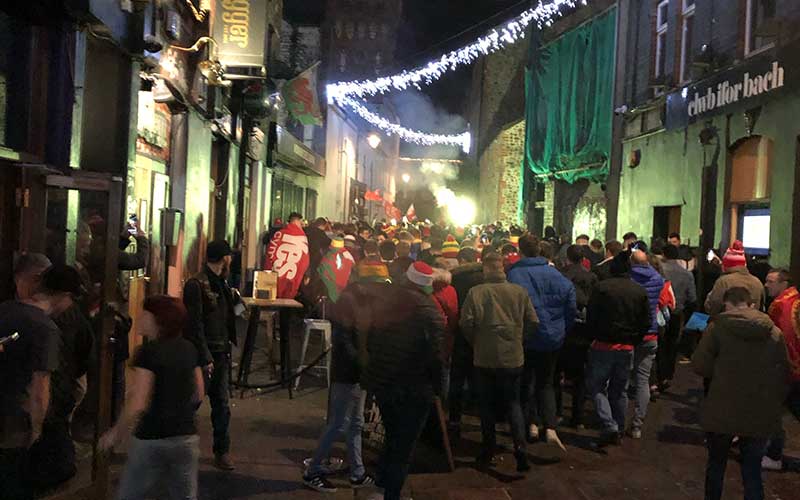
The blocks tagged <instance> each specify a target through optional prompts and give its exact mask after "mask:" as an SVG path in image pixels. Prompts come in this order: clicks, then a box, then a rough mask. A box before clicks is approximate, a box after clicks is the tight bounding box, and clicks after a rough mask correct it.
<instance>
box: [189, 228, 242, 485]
mask: <svg viewBox="0 0 800 500" xmlns="http://www.w3.org/2000/svg"><path fill="white" fill-rule="evenodd" d="M231 254H232V251H231V247H230V245H228V242H227V241H224V240H217V241H212V242H211V243H209V244H208V249H207V252H206V259H207V264H206V265H205V267H204V268H203V270H202V271H200V272H199V273H197V274H196V275H194V276H193V277H192V278H191V279H189V280H188V281H187V282H186V285H184V288H183V303H184V304H185V305H186V310H187V312H188V314H189V322H188V331H187V338H188V339H189V340H191V341H192V342H193V343H194V345H195V347H196V348H197V350H198V353H199V356H200V361H199V362H200V366H202V367H203V372H204V375H205V377H206V381H205V385H206V389H207V390H206V393H207V394H208V398H209V400H210V402H211V424H212V426H213V427H214V457H215V460H214V466H215V467H217V468H218V469H221V470H227V471H230V470H233V469H234V465H233V461H232V460H231V457H230V446H231V439H230V433H229V427H230V420H231V410H230V403H229V400H228V397H229V396H228V389H229V388H228V385H229V383H230V380H229V378H230V375H229V363H230V344H231V342H234V343H235V342H236V325H235V314H234V310H233V306H234V297H233V293H232V292H231V289H230V287H229V286H228V283H227V282H226V281H225V278H226V276H227V275H228V272H229V270H230V264H231V259H232V257H231Z"/></svg>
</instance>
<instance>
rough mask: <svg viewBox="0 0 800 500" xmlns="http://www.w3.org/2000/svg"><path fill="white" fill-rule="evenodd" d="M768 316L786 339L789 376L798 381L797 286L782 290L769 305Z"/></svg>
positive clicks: (799, 323)
mask: <svg viewBox="0 0 800 500" xmlns="http://www.w3.org/2000/svg"><path fill="white" fill-rule="evenodd" d="M769 317H770V318H772V321H773V322H774V323H775V326H777V327H778V328H779V329H780V331H781V332H783V338H784V340H785V341H786V350H787V351H789V376H790V378H791V381H792V382H800V293H798V291H797V287H794V286H793V287H791V288H787V289H786V290H784V292H783V293H782V294H780V295H779V296H778V298H776V299H775V300H774V301H773V302H772V305H770V306H769Z"/></svg>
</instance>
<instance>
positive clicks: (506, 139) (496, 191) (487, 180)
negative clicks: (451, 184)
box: [478, 120, 525, 224]
mask: <svg viewBox="0 0 800 500" xmlns="http://www.w3.org/2000/svg"><path fill="white" fill-rule="evenodd" d="M524 152H525V121H524V120H521V121H519V122H517V123H516V124H514V125H512V126H510V127H508V128H506V129H504V130H502V131H501V132H500V133H499V134H498V135H497V137H496V138H495V139H494V141H492V142H491V143H490V144H489V145H488V147H487V148H486V149H485V151H484V153H483V154H482V155H481V158H480V162H479V165H480V191H479V193H478V205H479V207H480V209H481V214H480V216H481V220H484V221H494V220H501V221H503V222H505V223H507V224H508V223H517V224H521V223H523V222H524V221H523V220H522V211H521V206H520V193H521V192H522V160H523V155H524Z"/></svg>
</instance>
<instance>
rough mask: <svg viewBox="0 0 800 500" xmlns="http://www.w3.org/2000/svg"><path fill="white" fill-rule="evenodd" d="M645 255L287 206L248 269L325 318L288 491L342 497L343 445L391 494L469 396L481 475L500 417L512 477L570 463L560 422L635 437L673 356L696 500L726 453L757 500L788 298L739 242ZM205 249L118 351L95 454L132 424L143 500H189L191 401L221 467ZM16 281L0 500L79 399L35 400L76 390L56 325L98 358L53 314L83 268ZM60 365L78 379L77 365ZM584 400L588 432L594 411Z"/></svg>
mask: <svg viewBox="0 0 800 500" xmlns="http://www.w3.org/2000/svg"><path fill="white" fill-rule="evenodd" d="M651 243H652V245H650V246H648V245H647V244H646V243H645V242H644V241H641V240H640V239H639V238H638V237H637V235H635V234H633V233H628V234H626V235H624V237H623V241H621V242H618V241H609V242H606V243H605V244H603V243H602V242H601V241H599V240H596V239H595V240H592V239H590V238H589V237H588V236H586V235H580V236H578V238H576V239H575V242H574V243H572V242H571V241H570V238H569V237H561V238H557V237H556V233H555V231H553V230H552V228H548V230H547V231H546V232H545V237H544V238H539V237H537V236H536V235H533V234H530V233H528V232H525V231H523V230H521V229H520V228H519V227H516V226H510V227H508V228H505V227H503V225H502V224H500V223H495V224H489V225H486V226H473V227H469V228H457V227H451V226H448V225H446V224H444V223H437V224H430V223H418V224H415V223H407V222H406V223H402V224H389V223H375V224H374V225H372V226H369V225H367V224H365V223H351V224H338V223H331V222H330V221H328V220H326V219H323V218H320V219H316V220H314V221H312V222H311V223H309V224H306V223H305V222H304V221H303V217H302V216H301V215H300V214H292V215H291V216H290V217H289V219H288V221H287V222H286V224H283V223H282V222H281V221H276V224H275V226H274V228H273V229H272V230H270V231H269V233H267V234H265V236H264V239H263V248H264V250H263V254H264V262H263V267H264V268H265V269H269V270H272V271H274V272H276V273H277V274H278V280H279V282H278V290H279V296H282V297H285V298H297V299H298V300H300V301H301V302H302V303H303V304H304V306H305V310H306V314H307V315H308V316H309V317H321V316H319V315H320V314H323V315H325V316H326V317H327V319H329V320H330V321H331V324H332V326H333V339H332V340H333V347H332V352H331V374H330V376H331V383H332V387H331V391H330V402H329V405H328V408H329V414H328V420H327V424H326V427H325V429H324V430H323V432H322V436H321V438H320V440H319V443H318V446H317V449H316V450H315V452H314V454H313V456H312V458H311V460H310V463H309V464H308V465H307V467H306V468H305V470H304V473H303V477H302V479H303V483H304V484H305V485H306V486H307V487H309V488H311V489H314V490H317V491H321V492H334V491H336V487H335V486H334V484H333V483H332V482H331V481H330V480H329V477H328V476H329V473H330V472H331V471H330V468H329V463H330V461H329V458H330V452H331V448H332V445H333V443H334V442H335V441H337V440H338V439H342V438H344V440H345V441H346V443H347V458H348V462H349V464H348V465H349V476H350V477H349V482H350V485H351V486H352V487H353V488H365V487H369V488H374V489H376V493H374V494H373V497H374V498H376V499H378V498H380V499H386V500H399V499H400V498H401V492H402V490H403V485H404V483H405V480H406V476H407V474H408V469H409V464H410V462H411V459H412V454H413V451H414V448H415V445H416V442H417V440H418V439H419V437H420V435H421V433H422V431H423V428H424V427H425V425H426V422H427V421H428V416H429V414H430V413H431V411H432V409H433V408H435V404H434V403H436V402H437V401H440V402H442V403H443V404H444V408H446V410H447V421H448V428H447V430H446V431H447V432H448V434H449V435H450V438H451V439H452V440H453V441H454V442H457V441H458V440H460V439H461V438H462V436H461V434H462V432H461V429H462V420H463V415H464V413H465V411H466V409H467V408H468V407H469V406H470V404H472V403H476V404H477V406H478V414H479V415H480V420H481V436H482V439H481V451H480V453H479V455H478V456H477V457H476V464H477V467H479V468H482V469H487V468H491V467H493V466H494V465H496V454H497V453H498V443H497V435H496V425H497V424H498V422H500V421H506V422H508V424H509V428H510V431H511V432H510V433H511V437H512V441H513V455H514V458H515V460H516V469H517V471H518V472H519V473H523V474H524V473H525V472H527V471H529V470H530V468H531V465H530V463H529V457H528V454H527V450H526V446H527V444H528V443H534V442H537V441H543V442H545V443H547V444H548V445H549V446H550V447H552V448H553V450H554V451H559V452H560V453H562V454H563V453H568V448H567V446H566V445H565V444H564V443H563V442H562V441H561V438H560V437H559V434H558V430H559V428H560V427H562V426H565V425H570V426H573V427H575V428H578V429H582V428H584V427H585V426H587V425H589V424H593V423H595V422H596V423H597V425H598V429H597V430H598V431H599V432H598V443H599V445H600V446H615V445H619V444H620V443H621V442H622V441H623V440H624V439H634V440H637V439H642V436H643V435H644V434H645V433H646V432H648V423H647V413H648V406H649V405H650V403H651V402H652V401H653V400H655V399H656V398H657V397H658V395H659V394H660V393H662V392H664V391H669V390H670V387H671V382H672V379H673V377H674V375H675V371H676V365H677V364H678V360H679V358H681V357H683V358H684V362H685V363H687V364H689V363H690V364H691V368H692V369H693V370H694V371H695V372H696V373H697V374H698V375H700V376H701V377H702V378H703V381H704V387H705V392H706V397H705V399H704V400H703V403H702V408H701V421H700V423H701V425H702V427H703V429H704V430H705V431H706V433H707V437H706V443H707V448H708V465H707V471H706V498H707V499H710V500H716V499H720V498H721V497H722V484H723V478H724V473H725V465H726V463H727V454H728V451H729V449H730V447H731V446H732V444H733V443H734V442H737V443H738V446H739V447H740V449H741V451H742V458H743V466H742V478H743V482H744V487H745V498H746V500H756V499H761V498H763V483H762V476H761V470H762V468H764V469H773V470H774V469H781V468H782V467H783V465H784V464H783V460H784V458H783V447H784V444H785V441H786V439H785V434H784V432H783V429H782V425H781V417H782V414H783V411H784V409H785V408H786V407H788V408H789V410H790V411H791V412H792V413H793V414H794V415H795V416H796V417H797V418H799V419H800V339H798V331H799V329H798V325H799V324H800V294H798V290H797V288H796V287H795V286H794V285H793V283H792V281H791V278H790V276H789V273H788V272H787V271H785V270H783V269H771V270H768V271H767V272H766V273H764V276H763V280H764V281H763V282H762V280H761V279H759V278H757V277H756V276H754V274H753V273H751V272H750V271H749V270H748V265H749V264H750V262H749V261H748V259H747V256H746V255H745V250H744V248H743V247H742V244H741V242H734V243H733V244H732V245H731V246H730V248H728V249H726V251H725V252H721V253H722V254H723V256H722V257H721V258H712V259H710V260H709V261H708V262H698V259H697V257H696V256H695V255H694V254H693V253H692V251H691V250H690V249H689V248H688V247H686V246H684V245H682V244H681V241H680V236H679V235H677V234H673V235H670V238H669V239H668V241H658V240H656V241H653V242H651ZM206 257H207V262H206V265H205V266H204V267H203V269H202V270H201V272H200V273H198V274H197V275H195V276H193V277H192V278H191V279H189V280H187V282H186V284H185V287H184V292H183V297H182V299H178V298H172V297H167V296H153V297H149V298H148V299H147V300H146V301H145V304H144V312H143V313H142V314H141V316H140V317H139V318H138V320H137V331H138V333H139V334H141V335H143V336H144V337H146V338H147V339H148V342H146V343H145V344H144V345H143V347H142V348H140V349H139V350H138V351H137V352H136V353H135V355H134V356H133V362H132V366H133V367H134V370H133V374H134V375H133V384H132V387H131V388H130V389H129V390H128V391H127V392H128V399H127V402H126V405H125V408H124V410H121V411H120V412H119V415H118V416H119V418H117V419H115V421H116V423H115V425H114V426H113V427H112V428H111V429H110V430H109V431H108V432H107V433H105V434H104V435H103V437H102V439H101V441H100V448H101V449H104V450H108V449H112V448H113V447H114V446H115V445H116V444H117V443H119V442H120V441H122V440H123V439H124V438H125V437H126V433H127V432H129V429H131V428H132V429H133V436H132V437H131V438H130V445H129V448H128V462H127V464H126V468H125V472H124V473H123V476H122V481H121V484H120V488H119V493H118V498H120V499H126V500H128V499H130V500H133V499H141V498H146V497H147V494H148V492H149V491H150V490H151V489H152V488H153V487H155V486H156V485H157V484H159V483H163V484H164V485H166V486H167V487H168V491H169V495H170V498H196V497H197V469H198V457H199V444H198V439H197V427H196V422H195V420H196V417H195V412H196V410H197V408H198V407H199V406H200V404H201V403H202V401H203V400H204V399H205V397H206V396H208V398H209V400H210V404H211V420H212V425H213V452H214V455H215V461H214V465H215V466H216V467H217V468H219V469H221V470H225V471H230V470H233V469H234V467H235V464H234V461H233V459H232V457H231V440H230V436H229V429H228V428H229V422H230V416H231V410H230V403H229V401H228V397H229V396H228V395H229V384H230V380H229V367H230V364H231V344H232V343H235V342H236V322H235V317H236V315H237V312H238V311H237V306H238V305H239V299H238V293H237V290H236V289H235V288H232V287H231V284H230V275H231V263H232V260H233V258H234V251H233V250H232V249H231V247H230V246H229V245H228V243H227V242H224V241H214V242H211V243H209V244H208V248H207V252H206ZM701 272H703V273H705V274H703V278H702V281H703V283H702V285H703V286H698V284H699V283H697V282H696V277H697V276H698V275H699V273H701ZM17 275H18V276H19V279H18V280H17V294H18V296H17V298H16V300H13V301H9V302H5V303H3V304H0V338H3V337H6V336H9V335H11V334H12V333H14V332H19V334H20V335H21V338H20V339H19V340H17V341H14V342H9V343H7V344H4V345H2V346H0V401H1V402H2V414H1V415H0V418H2V426H0V479H2V483H3V485H4V491H3V492H2V493H0V497H3V495H8V494H11V495H12V496H11V497H8V498H19V499H25V498H33V496H32V495H33V493H32V488H31V486H30V480H29V479H28V478H29V477H30V473H29V470H28V469H29V468H28V466H27V464H29V463H30V455H31V454H32V453H33V451H34V450H35V447H36V446H37V443H39V444H40V443H41V442H42V441H43V439H44V437H45V434H48V432H49V433H50V434H51V435H53V436H55V437H53V438H51V439H54V440H56V442H58V440H62V441H63V440H64V439H66V440H69V439H70V438H69V425H68V423H69V419H70V418H71V414H72V412H73V410H74V407H75V401H74V400H69V401H67V402H66V403H63V404H51V403H50V402H53V403H55V402H57V401H59V399H58V398H57V397H56V394H68V393H74V392H75V391H74V390H72V391H69V390H63V389H62V390H58V391H56V389H55V386H56V385H57V384H56V380H58V376H59V375H60V376H61V378H62V380H63V379H64V375H63V373H64V372H65V369H64V368H59V357H60V358H61V359H62V362H61V364H62V365H63V364H64V361H63V359H64V357H65V351H64V350H63V348H60V347H59V346H61V345H64V339H65V338H66V335H67V334H68V332H67V330H68V331H69V332H71V333H69V335H71V337H69V339H70V340H69V342H68V344H69V345H71V346H83V347H82V348H83V349H90V348H91V347H86V342H85V341H84V342H82V343H81V342H79V341H78V339H79V338H80V335H79V334H78V332H80V331H81V330H80V328H78V327H76V326H75V325H80V322H77V321H72V322H70V323H69V325H72V326H70V327H69V328H66V327H62V326H61V325H60V324H59V322H58V321H56V322H55V323H54V322H53V320H52V319H51V318H58V317H61V316H62V315H63V314H64V312H65V311H67V310H69V309H70V308H72V307H74V305H73V302H74V301H75V299H77V298H78V297H79V296H80V295H81V294H82V293H84V291H82V290H81V289H80V286H79V284H80V283H81V281H82V280H81V278H80V275H79V273H78V271H77V270H75V269H73V268H71V267H69V266H62V265H58V266H50V265H49V262H47V261H46V259H45V260H42V259H41V258H38V257H35V256H28V257H25V258H24V259H22V260H21V261H20V263H19V264H18V269H17ZM710 276H712V277H714V278H715V279H714V283H713V285H712V284H710V283H709V281H710V279H709V277H710ZM705 290H707V293H703V292H704V291H705ZM702 311H705V313H707V315H708V318H707V326H703V327H700V328H695V330H697V333H696V334H692V333H691V332H690V331H689V329H687V328H686V327H685V325H686V324H687V323H690V324H691V323H694V322H695V321H694V320H695V319H698V320H700V321H701V322H702V321H704V320H705V319H704V317H703V316H702V315H700V314H697V313H700V312H702ZM76 314H77V313H76ZM59 327H61V330H59ZM698 339H699V343H698ZM67 354H70V353H69V351H67ZM70 356H72V358H75V355H74V353H71V354H70ZM78 358H80V356H78ZM73 365H74V363H73V364H70V370H71V371H68V373H67V379H68V380H71V381H74V380H76V379H78V378H79V377H80V376H81V375H82V374H83V373H81V372H84V373H85V371H86V368H81V367H80V366H78V367H77V368H75V367H74V366H73ZM68 385H69V384H68ZM567 389H568V390H569V391H570V395H571V412H570V414H569V417H568V418H567V417H566V416H565V408H564V406H565V405H564V404H563V400H564V398H563V392H564V390H567ZM368 394H370V395H371V396H372V397H374V400H375V401H376V403H377V407H378V409H379V411H380V416H381V421H382V424H383V427H384V432H385V439H384V444H383V450H382V452H381V455H380V460H379V462H378V464H377V466H376V468H375V469H374V470H372V471H369V470H368V469H367V467H366V466H365V463H364V460H363V458H362V434H363V427H364V411H365V402H366V401H367V397H368V396H367V395H368ZM629 398H630V399H632V400H633V401H632V406H633V412H632V414H633V417H632V419H630V421H628V419H627V415H628V406H629ZM590 401H591V403H592V404H591V405H589V404H588V403H589V402H590ZM590 406H591V407H593V409H594V413H595V416H596V418H591V419H590V418H588V416H587V415H588V413H587V411H586V410H587V408H588V407H590ZM48 423H50V424H49V425H48ZM649 430H652V429H649ZM377 491H380V492H377Z"/></svg>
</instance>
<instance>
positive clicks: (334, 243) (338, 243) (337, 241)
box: [331, 236, 344, 248]
mask: <svg viewBox="0 0 800 500" xmlns="http://www.w3.org/2000/svg"><path fill="white" fill-rule="evenodd" d="M331 248H344V239H343V238H340V237H338V236H336V237H334V238H331Z"/></svg>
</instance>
